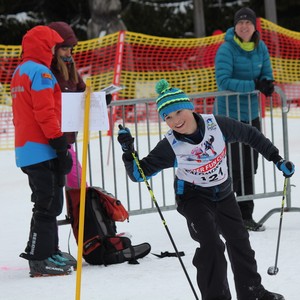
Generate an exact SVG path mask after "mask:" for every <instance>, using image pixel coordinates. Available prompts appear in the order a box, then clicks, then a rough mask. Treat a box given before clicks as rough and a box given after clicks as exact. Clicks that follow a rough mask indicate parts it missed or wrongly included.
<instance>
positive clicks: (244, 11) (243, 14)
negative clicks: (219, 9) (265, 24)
mask: <svg viewBox="0 0 300 300" xmlns="http://www.w3.org/2000/svg"><path fill="white" fill-rule="evenodd" d="M241 20H248V21H250V22H251V23H252V24H253V25H254V26H255V27H256V14H255V12H254V11H253V10H252V9H251V8H249V7H242V8H241V9H239V10H238V11H237V12H236V13H235V15H234V26H235V25H236V24H237V23H238V22H239V21H241Z"/></svg>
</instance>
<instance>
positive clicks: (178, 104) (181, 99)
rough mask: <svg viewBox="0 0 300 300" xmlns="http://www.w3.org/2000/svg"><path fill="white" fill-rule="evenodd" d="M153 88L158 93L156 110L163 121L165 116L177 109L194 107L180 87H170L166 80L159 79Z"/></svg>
mask: <svg viewBox="0 0 300 300" xmlns="http://www.w3.org/2000/svg"><path fill="white" fill-rule="evenodd" d="M155 90H156V92H157V94H158V95H159V96H158V97H157V99H156V105H157V111H158V113H159V114H160V116H161V118H162V119H163V120H164V121H165V117H166V116H167V115H168V114H169V113H171V112H173V111H177V110H181V109H191V110H193V109H194V104H193V103H192V102H191V101H190V99H189V97H188V96H187V95H186V94H185V93H184V92H183V91H182V90H180V89H176V88H171V87H170V86H169V83H168V81H166V80H165V79H161V80H160V81H158V82H157V84H156V86H155Z"/></svg>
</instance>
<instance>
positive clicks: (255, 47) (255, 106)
mask: <svg viewBox="0 0 300 300" xmlns="http://www.w3.org/2000/svg"><path fill="white" fill-rule="evenodd" d="M215 69H216V81H217V86H218V90H219V91H225V90H229V91H234V92H239V93H245V94H242V95H240V96H229V97H218V98H217V99H216V102H215V106H214V114H219V115H226V116H229V117H231V118H233V119H236V120H239V121H241V122H244V123H249V124H251V125H252V126H254V127H256V128H257V129H259V130H260V119H259V118H260V116H259V111H260V110H259V94H255V93H252V94H249V93H251V92H253V91H254V90H259V91H260V92H261V93H263V94H264V95H265V96H271V95H272V93H273V91H274V85H273V75H272V67H271V62H270V55H269V52H268V49H267V47H266V45H265V43H264V42H263V41H262V40H261V39H260V36H259V32H258V31H257V30H256V15H255V12H254V11H253V10H251V9H250V8H241V9H240V10H239V11H237V12H236V13H235V16H234V27H232V28H229V29H228V30H227V32H226V34H225V42H224V43H223V44H222V45H221V46H220V48H219V49H218V51H217V54H216V58H215ZM247 93H248V94H247ZM227 99H228V102H227ZM226 103H227V104H226ZM226 105H228V108H227V107H226ZM229 149H230V152H231V157H234V160H232V173H233V174H232V177H233V188H234V191H235V192H236V193H237V195H238V196H240V195H242V194H243V195H251V194H253V190H254V189H253V180H254V178H253V175H254V174H255V173H256V170H257V162H258V153H257V152H256V151H253V155H251V149H250V147H249V146H246V145H242V155H241V163H240V150H239V143H235V144H231V147H230V148H229ZM241 168H242V170H243V173H244V176H243V178H241ZM242 180H243V183H244V184H243V187H244V193H243V192H242ZM239 206H240V209H241V213H242V217H243V220H244V223H245V225H246V227H247V229H248V230H253V231H261V230H264V227H263V226H262V224H258V223H256V222H255V221H254V220H253V217H252V214H253V209H254V202H253V200H249V201H242V202H239Z"/></svg>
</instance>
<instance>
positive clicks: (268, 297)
mask: <svg viewBox="0 0 300 300" xmlns="http://www.w3.org/2000/svg"><path fill="white" fill-rule="evenodd" d="M258 300H285V299H284V297H283V296H282V295H280V294H276V293H272V292H269V291H266V292H265V293H264V295H263V296H262V297H261V298H258Z"/></svg>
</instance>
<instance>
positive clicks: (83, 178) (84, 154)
mask: <svg viewBox="0 0 300 300" xmlns="http://www.w3.org/2000/svg"><path fill="white" fill-rule="evenodd" d="M90 103H91V79H90V78H88V79H87V81H86V94H85V105H84V124H83V148H82V175H81V183H80V210H79V229H78V251H77V271H76V300H79V299H80V289H81V271H82V252H83V233H84V215H85V214H84V213H85V195H86V169H87V150H88V143H89V135H90V132H89V126H90Z"/></svg>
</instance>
